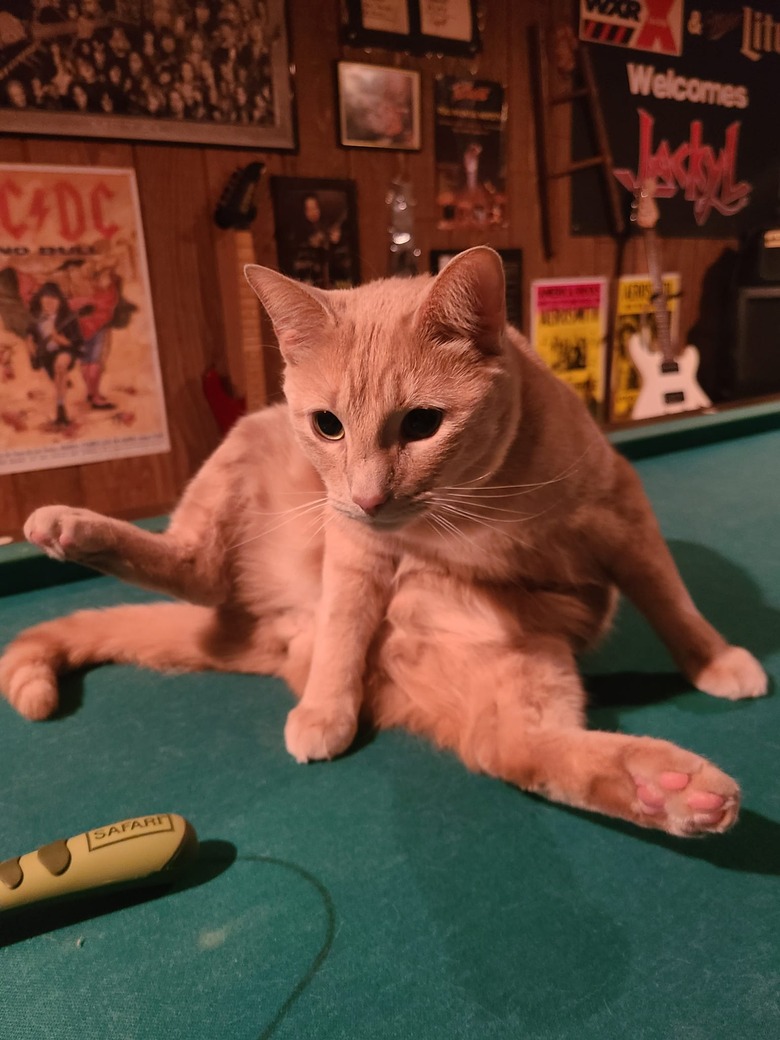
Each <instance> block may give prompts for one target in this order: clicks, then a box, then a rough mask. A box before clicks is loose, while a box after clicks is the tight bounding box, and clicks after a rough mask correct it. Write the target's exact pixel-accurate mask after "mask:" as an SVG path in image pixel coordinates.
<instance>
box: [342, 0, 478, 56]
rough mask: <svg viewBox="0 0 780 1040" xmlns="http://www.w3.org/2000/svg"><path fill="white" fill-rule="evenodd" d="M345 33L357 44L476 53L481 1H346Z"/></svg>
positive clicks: (403, 49) (467, 53)
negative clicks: (478, 15) (478, 10)
mask: <svg viewBox="0 0 780 1040" xmlns="http://www.w3.org/2000/svg"><path fill="white" fill-rule="evenodd" d="M344 35H345V38H346V42H347V43H349V44H350V45H352V46H353V47H380V48H384V49H385V50H393V51H413V52H414V53H416V54H424V53H430V52H433V53H436V54H452V55H473V54H476V53H477V52H478V51H479V49H480V35H479V22H478V18H477V0H346V26H345V33H344Z"/></svg>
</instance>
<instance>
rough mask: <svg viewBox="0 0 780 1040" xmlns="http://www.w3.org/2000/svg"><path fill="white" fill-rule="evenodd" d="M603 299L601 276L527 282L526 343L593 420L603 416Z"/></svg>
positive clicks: (605, 300)
mask: <svg viewBox="0 0 780 1040" xmlns="http://www.w3.org/2000/svg"><path fill="white" fill-rule="evenodd" d="M608 295H609V294H608V283H607V279H606V278H537V279H535V280H534V281H533V282H531V345H532V346H533V347H534V349H535V350H536V352H537V354H538V355H539V357H540V358H541V359H542V360H543V361H544V362H545V363H546V364H547V366H548V367H549V368H550V369H551V371H552V372H554V373H555V375H556V376H558V378H559V379H562V380H563V381H564V382H565V383H568V384H569V386H570V387H571V388H572V389H573V390H574V391H575V393H576V394H577V396H578V397H579V398H580V399H581V400H582V401H583V402H584V404H585V405H586V406H587V408H588V411H589V412H590V413H591V415H592V416H593V417H594V418H595V419H603V417H604V416H603V412H604V403H605V395H606V368H607V366H606V360H607V311H608Z"/></svg>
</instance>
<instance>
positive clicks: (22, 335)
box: [0, 164, 170, 474]
mask: <svg viewBox="0 0 780 1040" xmlns="http://www.w3.org/2000/svg"><path fill="white" fill-rule="evenodd" d="M169 448H170V444H169V440H168V429H167V423H166V417H165V402H164V398H163V390H162V381H161V378H160V368H159V360H158V354H157V342H156V337H155V327H154V317H153V314H152V300H151V293H150V290H149V275H148V272H147V268H146V250H145V246H144V237H143V228H142V225H141V214H140V209H139V205H138V195H137V189H136V181H135V173H134V171H133V170H131V169H93V168H89V169H86V168H84V169H82V168H79V167H71V166H64V167H58V166H28V165H7V164H0V474H4V473H25V472H30V471H33V470H45V469H54V468H57V467H60V466H71V465H78V464H83V463H88V462H100V461H103V460H105V459H120V458H129V457H131V456H137V455H150V454H154V453H158V452H164V451H168V450H169Z"/></svg>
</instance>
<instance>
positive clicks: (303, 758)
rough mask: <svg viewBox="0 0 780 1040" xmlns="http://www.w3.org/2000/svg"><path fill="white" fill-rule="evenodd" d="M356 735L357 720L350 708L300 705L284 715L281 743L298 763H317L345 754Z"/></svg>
mask: <svg viewBox="0 0 780 1040" xmlns="http://www.w3.org/2000/svg"><path fill="white" fill-rule="evenodd" d="M356 732H357V717H356V715H355V713H354V711H352V710H351V709H349V708H347V709H345V708H343V707H341V706H339V707H333V706H332V705H330V706H327V707H321V706H319V705H318V706H317V707H310V706H309V705H307V704H303V703H301V704H299V705H298V706H297V707H295V708H293V710H292V711H291V712H290V714H289V715H288V716H287V723H286V725H285V727H284V742H285V745H286V746H287V750H288V751H289V752H290V754H291V755H292V756H293V758H294V759H295V760H296V761H297V762H316V761H320V760H321V759H328V758H335V757H336V755H340V754H341V753H342V751H346V750H347V748H348V747H349V745H350V744H351V743H352V741H353V740H354V739H355V733H356Z"/></svg>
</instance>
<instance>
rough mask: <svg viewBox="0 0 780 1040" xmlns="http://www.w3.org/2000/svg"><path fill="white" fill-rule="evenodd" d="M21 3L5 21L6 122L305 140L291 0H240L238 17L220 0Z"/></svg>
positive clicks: (26, 128) (1, 81) (197, 137)
mask: <svg viewBox="0 0 780 1040" xmlns="http://www.w3.org/2000/svg"><path fill="white" fill-rule="evenodd" d="M69 6H74V9H76V8H77V14H78V17H76V18H74V17H73V16H72V14H73V12H70V11H69V10H68V7H69ZM176 10H178V12H179V13H175V11H176ZM13 11H14V13H13V14H11V13H9V12H6V13H5V14H3V16H2V22H0V120H2V124H3V129H4V130H5V131H6V132H7V133H18V134H43V135H56V136H58V137H59V136H74V137H80V138H119V139H123V140H142V141H159V142H176V143H192V144H208V145H211V146H215V145H216V146H220V145H223V146H234V147H241V148H257V149H263V150H269V151H271V150H291V151H294V150H295V149H296V148H297V142H296V126H295V114H294V107H293V91H292V83H291V77H290V53H289V34H288V30H287V12H286V0H247V2H246V3H243V4H233V5H231V18H222V17H221V14H222V12H223V4H222V3H221V2H220V0H194V2H193V3H192V4H187V5H179V7H178V8H177V9H173V7H172V5H167V6H166V5H154V4H145V3H141V0H84V2H82V3H81V4H80V5H66V4H64V3H63V4H60V5H53V6H48V7H46V6H43V7H42V5H40V4H39V3H37V2H36V0H19V2H17V3H15V5H14V9H13Z"/></svg>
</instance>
